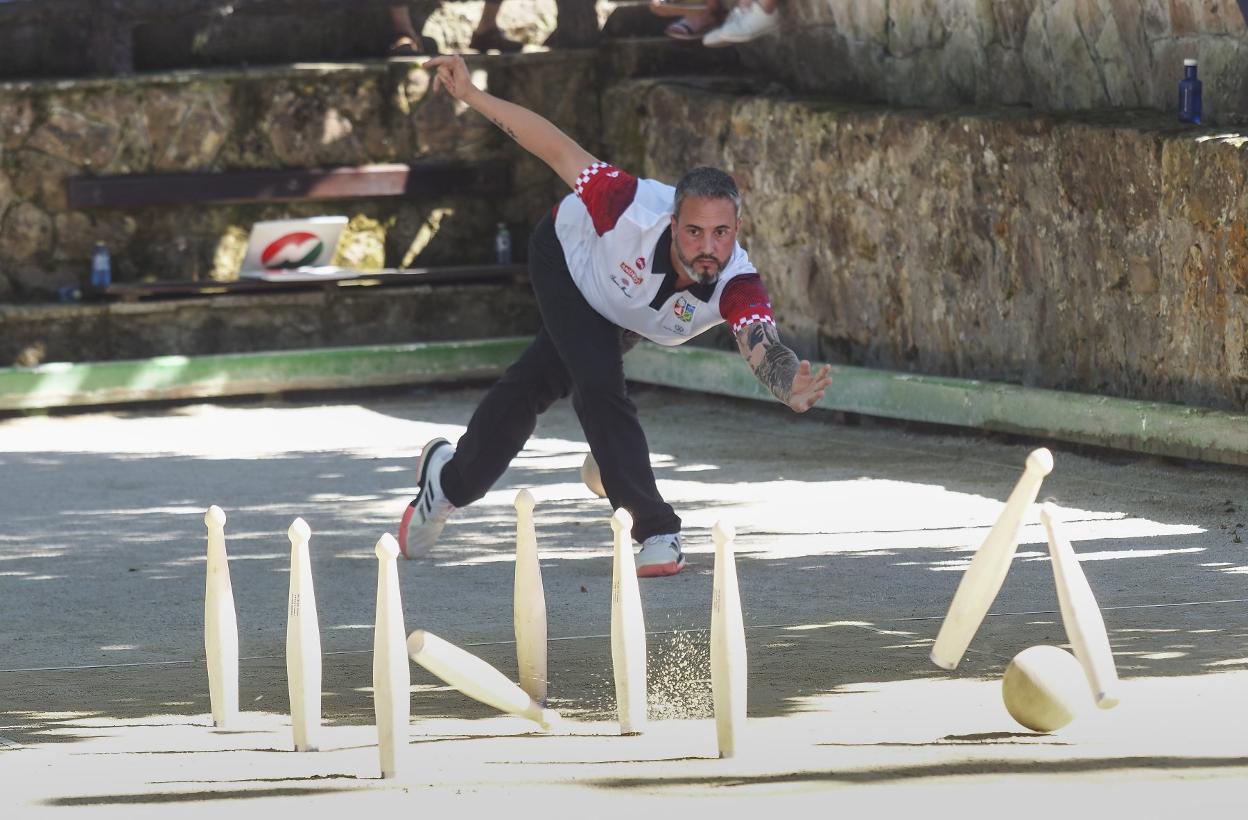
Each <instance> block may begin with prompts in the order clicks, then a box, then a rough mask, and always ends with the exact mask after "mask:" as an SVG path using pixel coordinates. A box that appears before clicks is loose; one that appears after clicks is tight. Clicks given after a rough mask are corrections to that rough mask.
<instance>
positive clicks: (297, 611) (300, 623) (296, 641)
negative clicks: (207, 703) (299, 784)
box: [286, 518, 321, 752]
mask: <svg viewBox="0 0 1248 820" xmlns="http://www.w3.org/2000/svg"><path fill="white" fill-rule="evenodd" d="M286 534H287V535H288V536H289V537H290V592H289V594H288V596H287V600H286V603H287V608H286V683H287V687H288V689H289V692H290V724H291V728H292V729H293V730H294V736H295V751H296V752H315V751H316V750H317V749H318V748H319V746H318V742H319V739H320V730H321V632H320V624H319V623H318V622H317V618H316V593H315V592H314V591H313V589H312V559H311V557H310V556H309V554H308V541H309V539H311V538H312V530H311V529H310V528H309V527H308V524H307V522H305V521H304V520H303V519H302V518H296V519H295V520H294V523H292V524H291V525H290V529H289V530H287V532H286Z"/></svg>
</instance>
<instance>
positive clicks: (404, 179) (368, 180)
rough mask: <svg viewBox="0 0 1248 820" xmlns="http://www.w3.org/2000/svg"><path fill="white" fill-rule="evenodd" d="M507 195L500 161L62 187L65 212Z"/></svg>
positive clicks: (84, 180)
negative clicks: (66, 196) (66, 199)
mask: <svg viewBox="0 0 1248 820" xmlns="http://www.w3.org/2000/svg"><path fill="white" fill-rule="evenodd" d="M509 187H510V169H509V167H508V165H507V163H506V162H504V161H503V160H486V161H484V162H478V163H467V162H455V161H444V162H424V163H414V164H410V165H408V164H386V165H365V166H360V167H352V168H296V169H289V170H276V171H221V172H212V173H194V174H125V175H120V176H90V177H74V178H72V179H70V180H69V185H68V188H69V190H68V193H69V205H70V207H71V208H80V209H86V208H138V207H144V206H154V205H208V204H214V203H215V204H225V203H239V202H299V201H305V200H323V199H364V198H367V199H376V198H383V197H408V198H412V197H430V196H437V195H440V194H444V193H445V192H446V191H454V192H455V193H457V194H470V195H473V196H488V197H501V196H504V195H505V194H506V193H507V191H508V189H509Z"/></svg>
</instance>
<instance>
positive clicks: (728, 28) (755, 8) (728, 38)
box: [702, 0, 780, 48]
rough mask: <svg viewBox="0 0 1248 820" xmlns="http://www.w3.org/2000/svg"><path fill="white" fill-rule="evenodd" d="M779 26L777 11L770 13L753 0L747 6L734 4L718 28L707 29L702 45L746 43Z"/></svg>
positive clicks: (720, 45)
mask: <svg viewBox="0 0 1248 820" xmlns="http://www.w3.org/2000/svg"><path fill="white" fill-rule="evenodd" d="M779 27H780V15H779V14H778V10H777V11H773V12H771V13H770V14H768V13H767V11H766V10H765V9H764V8H763V4H762V3H760V2H758V0H754V2H753V3H751V4H750V6H749V8H742V7H741V6H736V7H734V8H733V10H732V11H730V12H728V19H726V20H724V24H723V25H722V26H720V27H719V28H717V29H715V30H713V31H708V32H707V33H706V36H705V37H703V38H702V45H704V46H710V47H711V48H719V47H723V46H731V45H736V44H737V43H748V42H749V41H750V40H756V39H758V38H759V37H762V36H763V35H764V34H770V33H771V32H773V31H775V30H776V29H778V28H779Z"/></svg>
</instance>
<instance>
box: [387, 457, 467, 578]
mask: <svg viewBox="0 0 1248 820" xmlns="http://www.w3.org/2000/svg"><path fill="white" fill-rule="evenodd" d="M454 455H455V448H454V447H452V446H451V443H450V442H449V441H447V440H446V439H444V438H435V439H434V440H433V441H431V442H429V443H428V444H426V445H425V447H424V449H422V450H421V451H420V462H419V463H418V464H417V465H416V474H417V476H419V478H418V482H419V484H420V490H419V491H418V492H417V493H416V498H414V499H412V503H411V504H408V505H407V510H406V511H404V513H403V520H402V522H400V523H399V551H400V552H402V553H403V557H404V558H416V557H418V556H421V555H424V554H425V553H426V552H428V551H429V548H430V547H432V546H433V545H434V543H435V542H436V541H437V540H438V536H439V535H441V534H442V528H443V527H445V526H446V519H448V518H450V516H451V513H453V512H455V505H454V504H452V503H451V502H449V501H447V500H446V496H445V495H443V494H442V481H441V478H442V468H443V467H445V466H446V462H448V461H450V460H451V457H452V456H454Z"/></svg>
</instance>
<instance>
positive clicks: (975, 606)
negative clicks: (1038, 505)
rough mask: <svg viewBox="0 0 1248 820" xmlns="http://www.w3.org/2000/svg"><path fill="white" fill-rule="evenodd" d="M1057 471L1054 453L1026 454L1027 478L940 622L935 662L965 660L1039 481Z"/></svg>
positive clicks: (952, 664) (951, 664)
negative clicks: (963, 657) (1054, 468)
mask: <svg viewBox="0 0 1248 820" xmlns="http://www.w3.org/2000/svg"><path fill="white" fill-rule="evenodd" d="M1052 471H1053V454H1052V453H1050V452H1049V451H1048V450H1046V449H1044V448H1043V447H1042V448H1040V449H1038V450H1032V451H1031V453H1030V454H1029V455H1028V456H1027V463H1026V466H1025V468H1024V470H1023V475H1022V477H1021V478H1019V480H1018V484H1016V485H1015V486H1014V491H1013V492H1011V493H1010V497H1009V498H1008V499H1007V500H1006V502H1005V509H1004V510H1002V511H1001V515H1000V516H998V517H997V520H996V523H994V524H993V525H992V529H991V530H989V531H988V535H987V537H985V538H984V542H983V543H982V544H981V545H980V547H979V550H978V551H977V552H976V553H975V557H974V558H972V559H971V563H970V566H968V567H967V568H966V572H965V573H964V574H963V575H962V580H961V582H959V584H958V589H957V591H956V592H955V593H954V594H953V600H952V601H951V602H950V603H949V612H948V613H947V614H946V615H945V620H944V621H943V622H941V625H940V632H939V633H938V634H937V635H936V643H935V645H934V646H933V647H932V663H934V664H936V665H937V666H939V667H940V668H942V669H949V670H953V669H956V668H957V666H958V663H959V661H961V660H962V655H963V654H964V653H965V652H966V647H967V646H968V645H970V643H971V638H973V637H975V632H976V631H977V630H978V629H979V625H980V624H981V623H982V622H983V620H984V616H985V615H987V614H988V608H989V607H990V606H992V602H993V601H994V600H996V597H997V593H998V592H1000V591H1001V584H1002V583H1004V582H1005V576H1006V573H1008V572H1009V571H1010V562H1011V561H1013V560H1014V553H1015V552H1016V551H1017V550H1018V532H1019V530H1020V529H1021V528H1022V525H1023V516H1024V515H1025V514H1026V512H1027V510H1028V509H1030V508H1031V505H1032V504H1033V503H1034V502H1035V500H1036V495H1037V494H1038V493H1039V492H1040V483H1041V482H1042V481H1044V477H1045V476H1047V475H1048V474H1049V473H1050V472H1052Z"/></svg>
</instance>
